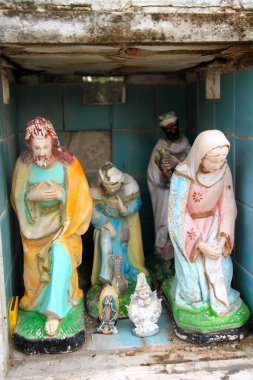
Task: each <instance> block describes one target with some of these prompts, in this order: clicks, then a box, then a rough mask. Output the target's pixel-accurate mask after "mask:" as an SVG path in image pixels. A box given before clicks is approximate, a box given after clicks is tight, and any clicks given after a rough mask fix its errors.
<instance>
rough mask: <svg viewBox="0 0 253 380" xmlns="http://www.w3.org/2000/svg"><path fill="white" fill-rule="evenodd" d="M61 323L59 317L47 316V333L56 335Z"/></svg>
mask: <svg viewBox="0 0 253 380" xmlns="http://www.w3.org/2000/svg"><path fill="white" fill-rule="evenodd" d="M59 323H60V321H59V319H57V318H55V317H47V320H46V323H45V333H46V334H47V335H49V336H54V335H55V334H56V332H57V329H58V326H59Z"/></svg>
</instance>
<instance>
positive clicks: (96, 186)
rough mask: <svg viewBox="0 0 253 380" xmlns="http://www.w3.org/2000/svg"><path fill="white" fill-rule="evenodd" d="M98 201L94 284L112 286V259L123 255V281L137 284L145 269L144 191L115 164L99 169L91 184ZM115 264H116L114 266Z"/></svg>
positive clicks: (93, 270) (94, 196)
mask: <svg viewBox="0 0 253 380" xmlns="http://www.w3.org/2000/svg"><path fill="white" fill-rule="evenodd" d="M91 193H92V198H93V201H94V209H93V214H92V220H91V222H92V224H93V226H94V228H95V234H94V262H93V268H92V285H95V284H97V283H102V284H103V283H109V284H112V279H113V266H114V268H115V265H114V264H116V262H115V260H112V256H120V257H121V258H122V259H121V260H122V261H121V275H122V279H123V278H124V279H126V280H127V281H136V276H137V274H138V273H140V272H145V273H147V270H146V269H145V267H144V253H143V246H142V237H141V225H140V219H139V209H140V206H141V197H140V190H139V186H138V184H137V182H136V181H135V180H134V178H133V177H131V176H130V175H129V174H126V173H123V172H121V171H120V170H119V169H117V168H116V167H115V166H114V165H113V164H112V163H111V162H107V163H106V164H104V165H103V166H102V167H101V169H99V172H98V175H97V178H96V179H95V180H94V181H93V183H92V184H91ZM113 263H114V264H113Z"/></svg>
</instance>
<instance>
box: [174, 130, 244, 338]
mask: <svg viewBox="0 0 253 380" xmlns="http://www.w3.org/2000/svg"><path fill="white" fill-rule="evenodd" d="M229 149H230V143H229V141H228V140H227V139H226V137H225V135H224V134H223V133H222V132H221V131H218V130H210V131H205V132H202V133H200V134H199V135H198V136H197V138H196V140H195V142H194V144H193V146H192V148H191V151H190V153H189V155H188V156H187V158H186V159H185V160H184V161H183V162H182V163H180V164H179V165H178V166H177V167H176V170H175V173H174V175H173V178H172V183H171V191H170V198H169V234H170V238H171V241H172V243H173V247H174V253H175V277H174V281H173V285H172V288H171V295H172V298H173V303H174V306H175V308H176V309H177V312H178V313H179V314H180V310H183V311H184V312H186V315H187V313H188V315H193V316H194V315H195V317H194V318H195V321H196V315H197V314H199V313H201V312H205V311H208V312H206V313H205V316H208V317H210V321H212V322H210V321H208V322H206V324H205V318H204V316H203V315H202V318H201V320H202V321H203V324H204V326H203V325H201V324H200V325H199V326H193V325H191V323H192V322H190V319H191V318H190V319H189V326H187V322H186V325H185V326H186V327H188V329H189V330H192V329H193V330H198V329H200V331H203V330H204V331H211V330H212V329H214V330H217V329H218V330H219V329H224V328H226V323H228V324H229V321H230V322H231V321H232V320H231V315H233V316H234V315H235V314H236V312H237V311H239V310H241V309H242V307H243V306H244V307H245V313H244V314H243V313H241V312H240V314H241V316H242V319H241V320H240V321H239V320H238V318H237V322H235V321H233V323H232V322H231V323H232V326H233V327H238V325H236V323H238V324H239V325H242V324H243V323H244V322H245V319H246V320H247V319H248V317H249V312H248V309H247V307H246V305H245V304H243V302H242V300H241V298H240V294H239V292H238V291H236V290H234V289H232V288H231V281H232V276H233V266H232V260H231V257H230V255H231V252H232V249H233V245H234V226H235V219H236V215H237V209H236V203H235V196H234V191H233V181H232V176H231V172H230V169H229V166H228V164H227V160H226V158H227V155H228V152H229ZM174 314H175V313H174ZM174 316H175V315H174ZM186 320H187V317H186ZM217 320H219V323H217V325H215V321H217ZM213 321H214V322H213ZM221 321H222V322H221ZM209 322H210V323H209ZM223 323H225V326H224V324H223ZM179 324H180V322H179ZM230 327H231V325H230Z"/></svg>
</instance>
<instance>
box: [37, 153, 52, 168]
mask: <svg viewBox="0 0 253 380" xmlns="http://www.w3.org/2000/svg"><path fill="white" fill-rule="evenodd" d="M33 159H34V162H35V164H36V165H38V166H40V167H41V168H43V167H44V168H45V167H47V166H48V164H49V162H50V159H51V157H50V156H46V155H45V156H33Z"/></svg>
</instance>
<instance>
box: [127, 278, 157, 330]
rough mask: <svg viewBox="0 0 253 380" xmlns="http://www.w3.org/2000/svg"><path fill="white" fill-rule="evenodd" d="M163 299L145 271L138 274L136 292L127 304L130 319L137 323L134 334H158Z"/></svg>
mask: <svg viewBox="0 0 253 380" xmlns="http://www.w3.org/2000/svg"><path fill="white" fill-rule="evenodd" d="M161 302H162V299H161V298H158V297H157V294H156V290H155V291H152V290H151V288H150V286H149V285H148V283H147V280H146V276H145V274H144V273H140V274H139V275H138V276H137V284H136V288H135V291H134V294H132V295H131V301H130V305H128V306H126V308H127V311H128V317H129V319H130V320H131V321H132V322H133V323H134V324H135V326H136V327H135V328H134V329H133V330H132V333H133V335H135V336H138V337H146V336H151V335H154V334H157V333H158V332H159V327H158V325H157V323H156V322H157V321H158V318H159V317H160V315H161V312H162V306H161Z"/></svg>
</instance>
